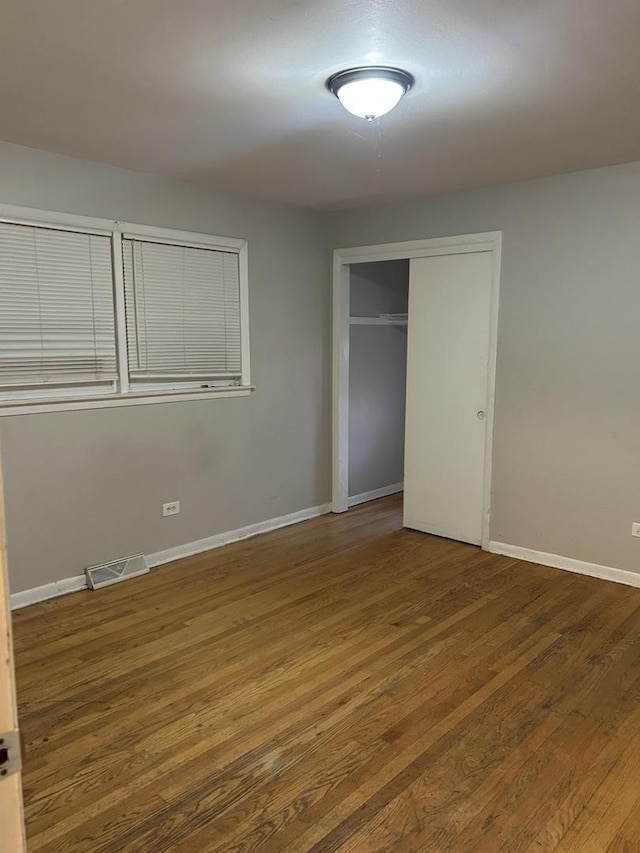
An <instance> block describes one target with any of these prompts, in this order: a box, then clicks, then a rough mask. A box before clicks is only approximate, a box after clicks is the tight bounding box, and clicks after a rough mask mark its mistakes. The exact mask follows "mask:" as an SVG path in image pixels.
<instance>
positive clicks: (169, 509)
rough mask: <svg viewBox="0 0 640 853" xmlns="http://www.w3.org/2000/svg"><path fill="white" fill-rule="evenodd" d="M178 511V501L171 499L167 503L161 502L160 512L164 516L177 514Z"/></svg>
mask: <svg viewBox="0 0 640 853" xmlns="http://www.w3.org/2000/svg"><path fill="white" fill-rule="evenodd" d="M179 512H180V501H171V503H168V504H162V514H163V515H164V517H165V518H166V517H167V516H168V515H178V513H179Z"/></svg>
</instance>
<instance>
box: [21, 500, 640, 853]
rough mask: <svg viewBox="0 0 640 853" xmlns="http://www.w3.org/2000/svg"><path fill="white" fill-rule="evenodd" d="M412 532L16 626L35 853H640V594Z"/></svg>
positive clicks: (327, 524) (292, 537)
mask: <svg viewBox="0 0 640 853" xmlns="http://www.w3.org/2000/svg"><path fill="white" fill-rule="evenodd" d="M400 507H401V505H400V501H399V499H398V498H397V497H393V498H387V499H384V500H381V501H377V502H375V503H372V504H368V505H364V506H361V507H358V508H356V509H353V510H351V511H350V512H349V513H347V514H345V515H343V516H324V517H322V518H319V519H315V520H313V521H309V522H305V523H303V524H299V525H296V526H295V527H290V528H286V529H283V530H279V531H277V532H274V533H271V534H268V535H266V536H261V537H258V538H256V539H252V540H248V541H245V542H240V543H237V544H235V545H230V546H227V547H226V548H222V549H219V550H217V551H211V552H208V553H206V554H202V555H199V556H196V557H191V558H189V559H186V560H183V561H181V562H180V563H179V564H178V563H174V564H172V565H170V566H165V567H163V568H160V569H158V570H155V571H154V572H153V573H152V574H151V575H150V576H146V577H142V578H137V579H134V580H130V581H127V582H126V583H123V584H121V585H118V586H115V587H111V588H108V589H105V590H102V591H99V592H84V593H77V594H75V595H71V596H68V597H66V598H62V599H58V600H56V601H52V602H48V603H46V604H42V605H38V606H34V607H31V608H28V609H26V610H23V611H20V612H18V613H17V614H15V620H14V624H15V635H16V647H17V674H18V698H19V702H20V713H21V726H22V731H23V734H24V739H25V748H26V756H25V775H24V785H25V800H26V814H27V831H28V837H29V851H30V853H163V851H171V853H213V851H224V853H249V851H260V853H333V851H340V852H341V853H370V851H420V853H422V851H455V853H466V851H474V853H475V851H478V853H485V852H486V853H503V851H510V853H511V851H521V853H525V851H526V853H533V851H535V853H539V851H552V850H553V851H564V853H567V851H575V852H576V853H623V851H626V853H632V851H640V590H637V589H631V588H628V587H623V586H616V585H614V584H610V583H607V582H605V581H599V580H595V579H590V578H586V577H580V576H578V575H571V574H568V573H565V572H561V571H557V570H554V569H545V568H542V567H538V566H533V565H531V564H527V563H520V562H518V561H516V560H511V559H508V558H506V557H497V556H493V555H490V554H485V553H483V552H482V551H480V550H478V549H476V548H474V547H471V546H467V545H461V544H459V543H455V542H451V541H448V540H446V539H438V538H435V537H430V536H425V535H423V534H420V533H416V532H413V531H407V530H403V529H402V528H401V517H400V516H401V513H400Z"/></svg>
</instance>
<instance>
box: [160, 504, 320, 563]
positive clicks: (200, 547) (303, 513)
mask: <svg viewBox="0 0 640 853" xmlns="http://www.w3.org/2000/svg"><path fill="white" fill-rule="evenodd" d="M328 512H331V504H328V503H327V504H322V505H321V506H312V507H309V509H301V510H299V511H298V512H291V513H289V515H281V516H280V518H270V519H269V520H268V521H259V522H258V523H257V524H249V525H247V527H239V528H238V529H237V530H230V531H228V532H227V533H216V534H215V536H208V537H207V538H206V539H198V540H196V541H195V542H188V543H187V544H186V545H178V546H177V547H176V548H167V550H166V551H158V552H157V553H155V554H148V555H147V562H148V564H149V566H150V568H153V567H154V566H161V565H163V564H164V563H171V562H172V561H173V560H181V559H182V558H183V557H192V556H193V555H194V554H201V553H202V552H203V551H211V550H212V549H213V548H220V547H221V546H222V545H230V544H231V543H232V542H239V541H240V540H241V539H250V538H251V537H252V536H258V535H259V534H260V533H269V532H270V531H271V530H278V529H279V528H280V527H289V525H291V524H298V523H299V522H300V521H308V520H309V519H310V518H317V517H318V516H319V515H326V514H327V513H328Z"/></svg>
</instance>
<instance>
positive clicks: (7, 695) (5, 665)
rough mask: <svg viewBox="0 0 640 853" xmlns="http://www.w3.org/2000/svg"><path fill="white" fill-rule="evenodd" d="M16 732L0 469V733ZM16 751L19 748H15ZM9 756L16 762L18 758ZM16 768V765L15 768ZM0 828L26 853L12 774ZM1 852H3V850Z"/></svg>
mask: <svg viewBox="0 0 640 853" xmlns="http://www.w3.org/2000/svg"><path fill="white" fill-rule="evenodd" d="M17 732H18V704H17V700H16V687H15V674H14V660H13V637H12V631H11V611H10V608H9V575H8V570H7V543H6V537H5V524H4V500H3V489H2V468H1V466H0V733H17ZM18 752H19V748H18ZM9 757H10V759H12V760H15V759H16V758H17V760H18V761H19V756H12V755H11V751H10V753H9ZM18 766H19V765H18ZM0 827H2V833H3V840H4V841H6V843H7V847H6V849H7V850H11V851H12V853H26V851H27V843H26V836H25V826H24V807H23V803H22V776H21V773H20V772H19V771H18V772H15V773H12V774H11V775H9V776H7V778H0ZM3 849H5V848H4V847H3Z"/></svg>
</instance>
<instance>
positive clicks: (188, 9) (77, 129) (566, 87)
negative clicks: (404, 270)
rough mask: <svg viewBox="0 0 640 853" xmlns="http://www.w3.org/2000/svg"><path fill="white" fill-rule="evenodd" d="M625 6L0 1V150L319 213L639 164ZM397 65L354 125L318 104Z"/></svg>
mask: <svg viewBox="0 0 640 853" xmlns="http://www.w3.org/2000/svg"><path fill="white" fill-rule="evenodd" d="M639 36H640V2H639V0H2V3H1V4H0V138H2V139H4V140H7V141H11V142H17V143H21V144H24V145H29V146H34V147H37V148H45V149H49V150H51V151H58V152H62V153H66V154H72V155H75V156H79V157H85V158H88V159H92V160H98V161H102V162H105V163H113V164H117V165H121V166H127V167H130V168H133V169H141V170H144V171H149V172H159V173H162V174H167V175H173V176H177V177H181V178H185V179H187V180H190V181H197V182H201V183H206V184H208V185H210V186H212V187H216V188H220V189H224V190H232V191H236V192H240V193H244V194H249V195H254V196H261V197H266V198H271V199H278V200H282V201H289V202H294V203H298V204H305V205H312V206H316V207H323V208H336V207H345V206H352V205H356V204H364V203H370V202H373V201H379V200H388V199H394V198H401V197H408V196H415V195H423V194H427V193H435V192H442V191H446V190H452V189H459V188H464V187H471V186H479V185H486V184H494V183H502V182H506V181H513V180H518V179H524V178H532V177H538V176H542V175H550V174H556V173H561V172H567V171H572V170H577V169H585V168H591V167H595V166H603V165H608V164H613V163H621V162H628V161H631V160H640V98H639V95H640V49H639V47H638V43H639ZM366 63H375V64H389V65H399V66H401V67H403V68H406V69H407V70H408V71H410V72H411V73H412V74H414V75H415V77H416V85H415V87H414V89H413V90H412V91H411V92H409V94H408V95H407V96H406V97H405V98H404V100H403V101H402V102H401V104H400V105H399V106H398V107H397V108H396V109H395V110H394V111H393V112H392V113H390V114H389V115H388V116H385V117H383V118H382V119H380V120H379V121H377V122H374V123H373V124H372V125H368V124H367V123H366V122H365V121H363V120H362V119H357V118H354V117H353V116H350V115H348V114H347V113H346V112H345V111H344V110H343V108H342V107H341V106H340V104H339V103H338V101H337V100H336V99H335V98H334V97H333V96H332V95H330V94H329V93H328V92H327V91H326V89H325V88H324V82H325V80H326V78H327V77H328V76H329V75H330V74H332V73H333V72H335V71H338V70H340V69H342V68H346V67H350V66H354V65H360V64H366Z"/></svg>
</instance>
